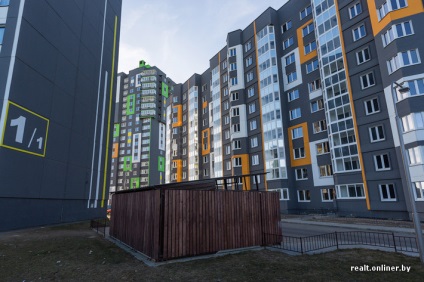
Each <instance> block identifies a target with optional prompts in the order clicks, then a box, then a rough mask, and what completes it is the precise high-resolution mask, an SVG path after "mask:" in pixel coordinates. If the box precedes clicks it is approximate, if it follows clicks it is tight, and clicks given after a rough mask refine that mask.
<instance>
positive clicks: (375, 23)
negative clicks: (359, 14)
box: [367, 0, 424, 36]
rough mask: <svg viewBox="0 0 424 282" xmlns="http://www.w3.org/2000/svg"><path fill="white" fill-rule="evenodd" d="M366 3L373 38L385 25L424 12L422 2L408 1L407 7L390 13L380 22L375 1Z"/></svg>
mask: <svg viewBox="0 0 424 282" xmlns="http://www.w3.org/2000/svg"><path fill="white" fill-rule="evenodd" d="M367 2H368V9H369V11H370V19H371V25H372V30H373V33H374V36H376V35H377V34H378V33H380V32H381V31H382V30H383V29H384V28H385V27H386V26H387V25H389V24H390V22H392V21H394V20H398V19H402V18H406V17H409V16H412V15H415V14H419V13H422V12H424V6H423V5H424V4H423V2H422V1H417V0H412V1H408V7H405V8H401V9H399V10H394V11H391V12H389V13H388V14H387V15H386V16H385V17H384V18H383V19H382V20H381V21H379V20H378V11H377V8H378V7H377V6H376V5H375V0H367Z"/></svg>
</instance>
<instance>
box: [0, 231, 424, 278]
mask: <svg viewBox="0 0 424 282" xmlns="http://www.w3.org/2000/svg"><path fill="white" fill-rule="evenodd" d="M364 264H368V265H370V266H377V265H382V264H385V265H391V266H392V265H393V266H401V265H405V266H411V267H412V271H411V273H405V272H396V273H395V272H351V270H350V267H351V266H361V265H364ZM423 275H424V267H423V266H422V265H421V264H420V262H419V259H417V258H411V257H406V256H404V255H401V254H396V253H386V252H381V251H370V250H343V251H335V252H331V253H325V254H320V255H304V256H289V255H286V254H283V253H279V252H272V251H251V252H245V253H241V254H234V255H227V256H224V257H219V258H212V259H205V260H197V261H191V262H185V263H174V264H167V265H162V266H159V267H148V266H146V265H144V264H143V263H142V262H140V261H138V260H136V259H135V258H133V257H132V256H131V255H129V254H128V253H126V252H124V251H122V250H121V249H119V248H118V247H116V246H115V245H114V244H112V243H111V242H109V241H107V240H105V239H103V238H102V237H100V236H98V235H97V234H96V233H94V232H93V231H91V230H90V229H89V228H88V223H87V224H74V225H68V226H60V227H52V228H39V229H32V230H25V231H16V232H9V233H0V281H23V280H26V281H35V280H41V281H50V280H62V281H118V280H124V281H166V280H167V281H171V280H173V281H340V280H346V281H358V280H359V281H382V280H386V281H396V280H398V281H399V280H402V281H422V277H423Z"/></svg>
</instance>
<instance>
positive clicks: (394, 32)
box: [381, 21, 414, 47]
mask: <svg viewBox="0 0 424 282" xmlns="http://www.w3.org/2000/svg"><path fill="white" fill-rule="evenodd" d="M411 34H414V30H413V28H412V22H411V21H408V22H403V23H399V24H396V25H392V26H391V27H390V28H389V29H387V31H386V32H385V33H383V34H382V35H381V39H382V41H383V46H384V47H386V46H387V45H389V44H390V43H391V42H393V40H395V39H397V38H400V37H404V36H408V35H411Z"/></svg>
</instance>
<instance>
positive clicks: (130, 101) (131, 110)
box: [127, 94, 135, 116]
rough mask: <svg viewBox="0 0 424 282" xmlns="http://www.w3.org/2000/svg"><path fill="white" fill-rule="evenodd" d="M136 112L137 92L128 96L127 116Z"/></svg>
mask: <svg viewBox="0 0 424 282" xmlns="http://www.w3.org/2000/svg"><path fill="white" fill-rule="evenodd" d="M134 113H135V94H132V95H128V97H127V116H128V115H133V114H134Z"/></svg>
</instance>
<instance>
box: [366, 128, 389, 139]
mask: <svg viewBox="0 0 424 282" xmlns="http://www.w3.org/2000/svg"><path fill="white" fill-rule="evenodd" d="M369 132H370V138H371V142H379V141H382V140H384V139H386V138H385V136H384V129H383V126H382V125H378V126H374V127H370V128H369Z"/></svg>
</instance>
